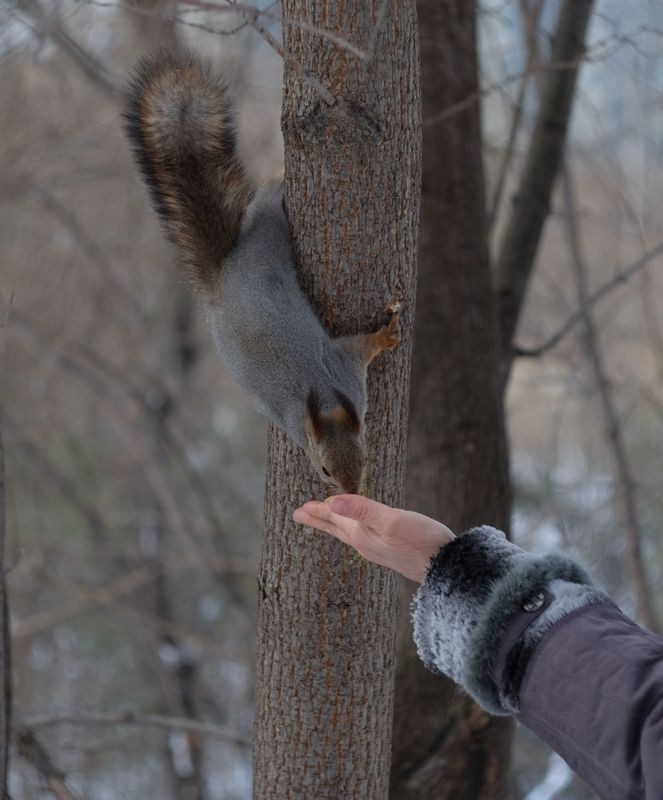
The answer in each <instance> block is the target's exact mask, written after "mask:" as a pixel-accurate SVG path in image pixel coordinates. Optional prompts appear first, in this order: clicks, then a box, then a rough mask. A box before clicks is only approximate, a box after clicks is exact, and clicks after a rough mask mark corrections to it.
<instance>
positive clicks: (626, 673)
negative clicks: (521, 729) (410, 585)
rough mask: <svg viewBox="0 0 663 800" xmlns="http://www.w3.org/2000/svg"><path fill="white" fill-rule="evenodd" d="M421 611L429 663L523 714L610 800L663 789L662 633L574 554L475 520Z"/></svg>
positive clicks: (444, 554)
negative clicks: (616, 600)
mask: <svg viewBox="0 0 663 800" xmlns="http://www.w3.org/2000/svg"><path fill="white" fill-rule="evenodd" d="M412 611H413V622H414V632H415V641H416V643H417V649H418V651H419V655H420V656H421V658H422V659H423V661H424V663H425V664H426V666H428V667H429V668H430V669H432V670H433V671H435V672H439V673H442V674H445V675H448V676H449V677H451V678H453V679H454V680H455V681H456V682H457V683H458V684H460V685H461V686H462V687H463V688H464V689H465V691H467V692H468V693H469V694H470V695H472V696H473V697H474V698H475V700H477V702H479V703H480V705H482V706H483V707H484V708H485V709H486V710H488V711H490V712H491V713H493V714H517V715H518V718H519V720H520V721H521V722H522V723H523V724H524V725H527V726H528V727H529V728H530V729H532V730H533V731H534V732H535V733H537V734H538V735H539V736H540V737H541V738H542V739H543V740H544V741H545V742H547V743H548V744H549V745H550V746H551V747H552V748H554V749H555V750H556V751H557V752H558V753H559V754H560V755H561V756H562V757H563V758H564V759H565V760H566V761H567V762H568V763H569V764H570V766H571V767H572V768H573V769H574V770H575V771H576V772H577V773H578V774H579V775H580V776H581V777H583V778H584V779H585V780H586V781H587V782H588V783H589V784H590V785H591V786H592V787H593V788H594V789H595V790H596V791H597V793H598V794H599V795H600V797H601V798H603V800H636V798H637V799H638V800H655V799H656V800H660V799H661V798H663V639H661V638H659V637H658V636H655V635H653V634H651V633H649V632H647V631H644V630H642V629H641V628H639V627H638V626H637V625H636V624H635V623H634V622H632V621H631V620H629V619H628V618H627V617H625V616H624V615H623V614H622V613H621V612H620V611H619V610H618V609H617V608H616V606H615V605H614V604H613V603H612V602H611V600H610V599H609V598H608V597H607V596H606V595H605V594H603V592H601V591H599V590H598V589H595V588H594V587H592V586H591V582H590V580H589V577H588V576H587V574H586V573H585V572H584V571H583V570H582V569H581V568H580V567H578V566H577V565H576V564H575V563H574V562H573V561H571V560H570V559H567V558H565V557H562V556H557V555H549V556H545V557H543V558H538V557H535V556H532V555H530V554H528V553H525V552H524V551H523V550H521V549H520V548H519V547H516V546H515V545H513V544H511V543H510V542H508V541H507V540H506V538H505V537H504V534H502V533H501V532H499V531H496V530H495V529H494V528H489V527H487V526H484V527H482V528H476V529H473V530H472V531H470V532H468V533H467V534H465V535H464V536H462V537H460V538H458V539H456V540H455V541H453V542H452V543H451V544H449V545H447V546H446V547H444V548H442V550H441V551H440V552H439V553H438V554H437V555H436V556H435V557H434V558H433V559H432V561H431V566H430V568H429V570H428V573H427V575H426V579H425V581H424V583H423V584H422V585H421V587H420V589H419V591H418V592H417V594H416V595H415V598H414V601H413V607H412Z"/></svg>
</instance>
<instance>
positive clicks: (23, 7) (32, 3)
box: [16, 0, 117, 99]
mask: <svg viewBox="0 0 663 800" xmlns="http://www.w3.org/2000/svg"><path fill="white" fill-rule="evenodd" d="M16 7H17V8H18V9H19V10H20V11H23V12H24V13H26V14H28V15H29V16H30V17H31V18H32V19H33V20H34V21H35V22H36V23H37V25H38V26H39V29H40V32H41V33H42V34H43V35H44V36H48V37H49V38H50V39H51V40H52V41H53V42H54V43H55V44H56V45H58V47H60V49H61V50H62V51H63V52H65V53H66V54H67V55H68V56H69V57H70V58H71V59H72V61H73V62H74V63H75V64H76V65H77V66H78V67H79V68H80V69H81V70H82V72H83V73H84V74H85V76H86V77H87V78H88V80H90V81H91V82H92V83H94V84H95V86H97V87H98V88H100V89H101V90H102V92H104V94H106V95H107V96H109V97H111V98H113V99H115V98H116V96H117V92H116V88H115V83H114V81H113V79H112V78H111V76H110V75H109V73H108V71H107V70H106V68H105V67H104V65H103V64H102V63H101V62H100V61H99V60H98V59H97V58H95V57H94V56H93V55H91V54H90V53H88V52H87V50H85V49H84V48H83V47H82V46H81V45H80V44H79V43H78V42H77V41H75V40H74V39H73V38H72V37H71V36H70V35H69V33H67V31H66V30H65V29H64V27H63V26H62V24H61V23H60V22H59V20H58V19H57V18H56V17H54V16H49V15H48V14H47V13H46V12H45V11H44V9H43V8H42V7H41V5H40V3H39V0H16Z"/></svg>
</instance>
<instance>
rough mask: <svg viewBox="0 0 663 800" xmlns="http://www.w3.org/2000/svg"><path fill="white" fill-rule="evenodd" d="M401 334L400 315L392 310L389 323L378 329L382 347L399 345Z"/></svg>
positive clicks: (390, 347) (386, 348)
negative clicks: (392, 314) (392, 313)
mask: <svg viewBox="0 0 663 800" xmlns="http://www.w3.org/2000/svg"><path fill="white" fill-rule="evenodd" d="M399 310H400V309H399ZM401 334H402V329H401V317H400V314H399V313H398V312H397V311H396V312H394V316H393V317H392V318H391V319H390V320H389V323H388V324H387V325H384V326H383V327H382V328H380V330H379V331H378V336H380V338H381V344H382V347H383V349H384V350H391V349H392V348H393V347H396V346H397V345H399V344H400V342H401Z"/></svg>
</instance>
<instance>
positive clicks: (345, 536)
mask: <svg viewBox="0 0 663 800" xmlns="http://www.w3.org/2000/svg"><path fill="white" fill-rule="evenodd" d="M300 512H303V513H305V514H307V515H308V516H309V517H310V518H312V519H313V520H315V523H314V525H313V527H319V528H320V529H321V530H325V528H324V527H323V525H324V526H327V527H331V528H332V529H333V531H330V530H328V531H327V532H328V533H332V534H333V535H334V536H336V537H337V538H338V539H341V541H343V542H346V543H347V544H352V541H353V540H354V539H355V537H356V536H357V533H358V532H359V530H360V525H359V523H357V522H356V521H355V520H353V519H350V518H348V517H342V516H341V515H340V514H335V513H334V512H333V511H332V510H331V508H330V507H329V505H328V504H327V503H319V502H316V501H311V502H309V503H304V505H303V506H302V507H301V508H298V509H297V511H295V515H298V514H299V513H300ZM295 520H297V516H295ZM307 524H309V523H307Z"/></svg>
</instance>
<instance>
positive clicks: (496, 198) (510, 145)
mask: <svg viewBox="0 0 663 800" xmlns="http://www.w3.org/2000/svg"><path fill="white" fill-rule="evenodd" d="M542 6H543V0H536V2H535V3H534V8H529V4H528V3H527V0H521V16H522V19H523V27H524V28H525V30H526V39H527V64H526V66H525V71H524V72H523V74H522V75H521V77H520V82H519V84H518V92H517V95H516V102H515V107H514V111H513V116H512V118H511V125H510V126H509V135H508V137H507V142H506V147H505V148H504V153H503V155H502V160H501V162H500V167H499V169H498V171H497V180H496V181H495V188H494V190H493V196H492V198H491V201H490V205H489V208H488V219H487V223H486V224H487V226H488V231H489V232H490V230H491V229H492V227H493V225H494V223H495V219H496V218H497V214H498V211H499V208H500V204H501V201H502V193H503V191H504V186H505V184H506V176H507V175H508V173H509V168H510V167H511V161H512V159H513V153H514V150H515V147H516V140H517V139H518V133H519V131H520V124H521V122H522V119H523V112H524V109H525V98H526V96H527V86H528V84H529V81H530V78H531V77H532V69H533V67H534V64H535V63H536V57H537V52H536V48H535V46H534V43H533V39H534V37H535V33H534V28H535V27H536V25H537V23H538V19H539V17H540V15H541V8H542Z"/></svg>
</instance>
